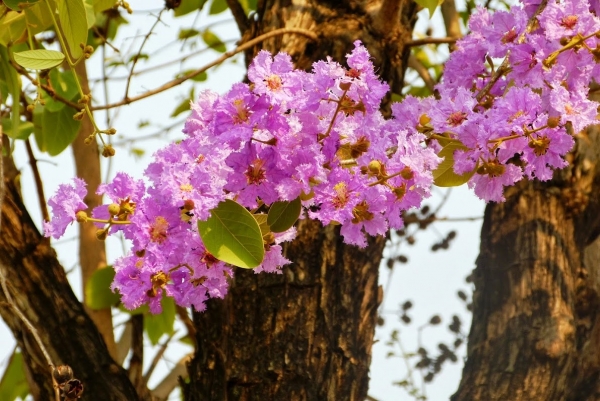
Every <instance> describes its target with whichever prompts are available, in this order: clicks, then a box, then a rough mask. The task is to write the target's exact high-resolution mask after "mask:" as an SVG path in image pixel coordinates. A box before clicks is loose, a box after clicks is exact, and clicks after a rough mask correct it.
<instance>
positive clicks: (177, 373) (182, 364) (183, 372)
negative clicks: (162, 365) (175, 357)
mask: <svg viewBox="0 0 600 401" xmlns="http://www.w3.org/2000/svg"><path fill="white" fill-rule="evenodd" d="M193 355H194V354H188V355H186V356H184V357H183V358H181V360H180V361H179V362H177V364H176V365H175V367H174V368H173V369H172V370H171V372H170V373H169V374H168V375H167V376H165V378H164V379H163V380H162V381H161V382H160V383H159V384H158V385H157V386H156V387H155V388H154V390H152V396H153V397H155V398H156V399H157V400H158V401H163V400H166V399H167V398H169V394H171V393H172V392H173V390H174V389H175V387H177V384H178V383H179V380H180V379H179V378H181V379H182V380H185V379H186V378H187V377H188V371H187V364H188V363H190V361H191V360H192V357H193Z"/></svg>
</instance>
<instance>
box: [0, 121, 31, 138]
mask: <svg viewBox="0 0 600 401" xmlns="http://www.w3.org/2000/svg"><path fill="white" fill-rule="evenodd" d="M12 125H13V123H12V120H11V119H10V118H3V119H2V129H3V130H4V132H5V133H6V135H8V136H9V137H11V138H12V139H23V140H24V139H27V138H28V137H29V135H31V133H32V132H33V123H32V122H31V121H21V122H20V123H19V127H18V128H17V131H16V132H13V129H12Z"/></svg>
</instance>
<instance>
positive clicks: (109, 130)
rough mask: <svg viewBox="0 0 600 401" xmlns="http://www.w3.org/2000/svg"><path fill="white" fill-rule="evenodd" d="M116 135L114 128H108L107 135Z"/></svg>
mask: <svg viewBox="0 0 600 401" xmlns="http://www.w3.org/2000/svg"><path fill="white" fill-rule="evenodd" d="M116 133H117V130H116V129H114V128H109V129H108V130H106V134H107V135H114V134H116Z"/></svg>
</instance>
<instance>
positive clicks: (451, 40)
mask: <svg viewBox="0 0 600 401" xmlns="http://www.w3.org/2000/svg"><path fill="white" fill-rule="evenodd" d="M456 40H457V38H423V39H414V40H411V41H410V42H406V46H407V47H415V46H423V45H431V44H444V43H449V44H453V43H455V42H456Z"/></svg>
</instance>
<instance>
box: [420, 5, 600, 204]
mask: <svg viewBox="0 0 600 401" xmlns="http://www.w3.org/2000/svg"><path fill="white" fill-rule="evenodd" d="M540 3H541V1H540V0H525V1H523V6H524V7H523V6H521V5H515V6H513V7H512V8H511V9H510V11H509V12H503V11H501V12H496V13H494V14H492V13H490V12H489V11H488V10H486V9H483V8H479V9H478V10H477V11H476V12H475V13H474V14H473V15H472V16H471V19H470V22H469V27H470V29H471V34H470V35H468V36H466V37H465V38H464V39H462V40H460V41H459V42H458V43H457V49H456V51H454V52H453V53H452V55H451V57H450V60H449V61H448V62H447V63H446V65H445V72H444V80H443V82H442V83H441V84H439V85H438V86H437V90H438V91H439V93H440V96H441V100H439V101H438V102H437V105H434V106H432V107H431V109H430V110H429V111H428V112H427V115H428V116H429V118H430V119H431V127H430V128H431V129H432V130H433V131H434V132H435V133H438V134H442V133H443V134H444V135H445V136H446V137H449V138H451V139H454V140H456V141H459V142H461V143H462V144H463V145H465V146H466V147H467V148H468V150H458V151H456V152H455V154H454V160H455V164H454V170H455V172H456V173H458V174H463V173H467V172H473V171H475V174H474V175H473V177H472V178H471V179H470V180H469V186H470V187H472V188H474V190H475V193H476V194H477V195H478V196H479V197H480V198H482V199H485V200H486V201H501V200H504V197H503V188H504V187H505V186H509V185H513V184H514V183H515V182H517V181H519V180H521V179H522V178H523V177H524V176H525V177H527V178H530V179H533V178H535V179H539V180H548V179H550V178H551V177H552V169H553V168H562V167H564V166H565V165H566V162H565V160H564V155H565V154H566V153H567V152H568V151H569V150H570V149H571V148H572V146H573V134H577V133H579V132H580V131H581V130H583V129H584V128H585V127H587V126H588V125H590V124H593V123H596V122H598V120H597V118H596V116H597V114H598V103H597V102H595V101H592V100H589V99H588V92H589V85H590V83H591V82H592V80H595V81H596V82H600V64H599V62H600V18H599V17H598V15H597V13H598V7H599V6H598V2H597V1H595V0H594V1H592V2H591V3H593V4H590V2H589V1H588V0H564V1H560V2H557V1H549V2H548V4H547V6H546V7H545V8H544V9H543V10H542V11H541V12H540V13H539V14H536V12H537V9H538V8H539V5H540ZM592 6H593V7H592ZM528 21H529V22H528ZM499 58H500V59H506V60H507V61H508V63H507V64H506V65H505V66H504V67H501V68H498V66H497V65H496V69H494V68H491V67H490V65H489V64H490V63H491V62H493V59H499Z"/></svg>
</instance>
